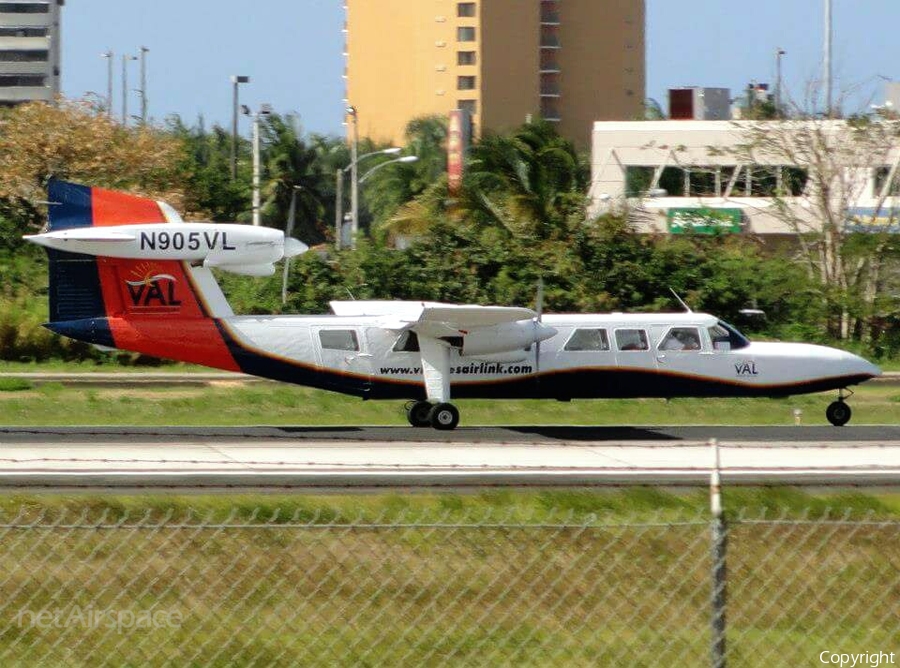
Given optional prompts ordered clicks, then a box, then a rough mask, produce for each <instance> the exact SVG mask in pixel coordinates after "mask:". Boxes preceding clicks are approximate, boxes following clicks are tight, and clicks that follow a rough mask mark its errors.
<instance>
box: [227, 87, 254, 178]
mask: <svg viewBox="0 0 900 668" xmlns="http://www.w3.org/2000/svg"><path fill="white" fill-rule="evenodd" d="M242 83H250V77H247V76H239V75H232V76H231V85H232V89H233V90H232V100H231V102H232V106H231V180H232V181H234V180H235V179H236V178H237V136H238V85H239V84H242Z"/></svg>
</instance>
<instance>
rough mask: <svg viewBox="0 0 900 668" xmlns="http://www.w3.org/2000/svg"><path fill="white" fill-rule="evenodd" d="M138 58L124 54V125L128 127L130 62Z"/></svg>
mask: <svg viewBox="0 0 900 668" xmlns="http://www.w3.org/2000/svg"><path fill="white" fill-rule="evenodd" d="M129 60H137V56H129V55H126V54H124V53H123V54H122V125H126V126H127V125H128V61H129Z"/></svg>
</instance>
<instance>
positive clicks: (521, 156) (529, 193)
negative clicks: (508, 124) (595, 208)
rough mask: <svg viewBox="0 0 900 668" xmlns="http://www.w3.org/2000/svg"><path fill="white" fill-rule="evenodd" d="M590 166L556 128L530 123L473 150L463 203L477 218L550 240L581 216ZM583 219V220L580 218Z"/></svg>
mask: <svg viewBox="0 0 900 668" xmlns="http://www.w3.org/2000/svg"><path fill="white" fill-rule="evenodd" d="M587 185H588V168H587V164H586V161H585V160H583V159H582V158H581V157H580V156H579V155H578V154H577V153H576V151H575V148H574V145H573V144H572V143H571V142H569V141H568V140H566V139H563V138H562V137H561V136H560V135H559V133H557V131H556V128H555V127H554V126H553V125H552V124H550V123H548V122H545V121H540V122H535V123H527V124H525V125H523V126H521V127H520V128H519V129H518V130H516V131H515V132H514V133H513V134H511V135H492V134H489V135H486V136H485V137H483V138H482V139H481V141H479V142H477V143H476V144H475V145H474V146H473V147H472V148H471V150H470V153H469V159H468V161H467V163H466V174H465V177H464V187H463V195H462V197H461V200H462V201H461V206H462V208H463V209H464V210H465V211H466V213H467V214H468V215H470V216H471V217H472V218H473V219H474V220H475V221H477V222H480V223H482V224H499V225H502V226H503V227H505V228H507V229H508V230H510V232H512V233H514V234H525V235H527V236H532V237H537V238H547V237H549V236H552V235H553V234H554V233H559V232H561V231H562V230H564V229H566V227H567V225H568V224H569V222H570V221H571V219H572V218H573V217H575V218H576V219H580V220H581V219H583V217H584V211H585V195H584V193H585V192H586V191H587ZM580 220H579V222H580Z"/></svg>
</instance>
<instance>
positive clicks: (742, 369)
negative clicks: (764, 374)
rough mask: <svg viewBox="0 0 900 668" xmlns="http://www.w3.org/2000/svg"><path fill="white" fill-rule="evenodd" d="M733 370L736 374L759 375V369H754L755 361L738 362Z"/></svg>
mask: <svg viewBox="0 0 900 668" xmlns="http://www.w3.org/2000/svg"><path fill="white" fill-rule="evenodd" d="M734 370H735V372H736V373H737V375H738V376H758V375H759V371H757V370H756V362H738V363H737V364H735V365H734Z"/></svg>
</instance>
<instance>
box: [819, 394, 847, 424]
mask: <svg viewBox="0 0 900 668" xmlns="http://www.w3.org/2000/svg"><path fill="white" fill-rule="evenodd" d="M851 415H853V411H851V410H850V406H848V405H847V404H846V403H844V400H843V399H838V400H837V401H833V402H831V403H830V404H828V408H827V409H826V410H825V417H826V418H828V421H829V422H830V423H831V424H833V425H834V426H835V427H843V426H844V425H845V424H847V423H848V422H850V416H851Z"/></svg>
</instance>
